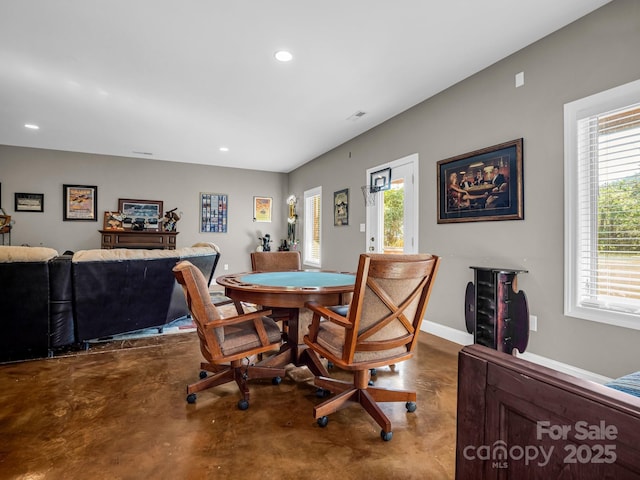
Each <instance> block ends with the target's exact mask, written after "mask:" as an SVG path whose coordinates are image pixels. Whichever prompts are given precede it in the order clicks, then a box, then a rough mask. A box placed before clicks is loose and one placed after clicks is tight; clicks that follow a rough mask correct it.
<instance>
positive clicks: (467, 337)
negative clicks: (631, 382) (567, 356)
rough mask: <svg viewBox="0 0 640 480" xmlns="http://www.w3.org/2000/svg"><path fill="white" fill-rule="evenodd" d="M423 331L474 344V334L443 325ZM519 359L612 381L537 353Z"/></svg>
mask: <svg viewBox="0 0 640 480" xmlns="http://www.w3.org/2000/svg"><path fill="white" fill-rule="evenodd" d="M425 320H426V319H425ZM421 330H422V331H423V332H426V333H430V334H432V335H435V336H436V337H440V338H444V339H445V340H449V341H450V342H454V343H457V344H459V345H471V344H472V343H473V335H472V334H470V333H467V332H463V331H462V330H458V329H456V328H451V327H447V326H446V325H441V324H439V323H433V322H429V321H424V322H422V328H421ZM518 358H522V359H524V360H527V361H529V362H532V363H537V364H538V365H542V366H545V367H548V368H552V369H554V370H558V371H559V372H562V373H566V374H569V375H573V376H574V377H578V378H583V379H585V380H591V381H592V382H596V383H601V384H602V383H606V382H609V381H611V378H609V377H605V376H604V375H600V374H597V373H594V372H590V371H589V370H584V369H582V368H578V367H574V366H573V365H569V364H567V363H562V362H559V361H557V360H553V359H551V358H547V357H543V356H541V355H536V354H535V353H530V352H524V353H521V354H519V355H518Z"/></svg>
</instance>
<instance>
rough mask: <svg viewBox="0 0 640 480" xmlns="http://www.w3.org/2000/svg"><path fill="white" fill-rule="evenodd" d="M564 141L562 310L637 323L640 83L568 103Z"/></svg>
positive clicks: (639, 315)
mask: <svg viewBox="0 0 640 480" xmlns="http://www.w3.org/2000/svg"><path fill="white" fill-rule="evenodd" d="M569 123H570V124H571V125H569ZM567 133H569V135H568V136H567ZM565 148H566V150H565V157H566V158H565V187H566V192H565V211H566V212H565V213H566V217H567V222H566V228H565V241H566V242H568V244H567V245H566V246H565V253H566V255H565V257H566V258H565V261H566V262H567V265H566V269H567V272H566V274H565V313H566V314H568V315H572V316H577V317H580V318H586V319H589V320H596V321H601V322H605V323H611V324H615V325H620V326H626V327H630V328H636V329H640V82H634V83H633V84H628V85H625V86H623V87H619V88H618V89H613V90H611V91H607V92H603V93H602V94H598V95H595V96H592V97H588V98H587V99H582V100H579V101H577V102H573V103H571V104H567V105H566V106H565Z"/></svg>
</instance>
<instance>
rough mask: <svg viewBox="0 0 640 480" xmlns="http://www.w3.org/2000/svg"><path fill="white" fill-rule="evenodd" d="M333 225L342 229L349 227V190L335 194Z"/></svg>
mask: <svg viewBox="0 0 640 480" xmlns="http://www.w3.org/2000/svg"><path fill="white" fill-rule="evenodd" d="M333 225H334V226H336V227H342V226H344V225H349V189H348V188H345V189H344V190H338V191H337V192H334V193H333Z"/></svg>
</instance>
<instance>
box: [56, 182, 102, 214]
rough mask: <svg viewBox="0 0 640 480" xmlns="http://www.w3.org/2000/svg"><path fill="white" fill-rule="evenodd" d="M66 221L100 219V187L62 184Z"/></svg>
mask: <svg viewBox="0 0 640 480" xmlns="http://www.w3.org/2000/svg"><path fill="white" fill-rule="evenodd" d="M62 197H63V201H62V205H63V212H62V219H63V220H64V221H86V222H96V221H98V216H97V209H98V187H97V186H95V185H67V184H64V185H63V186H62Z"/></svg>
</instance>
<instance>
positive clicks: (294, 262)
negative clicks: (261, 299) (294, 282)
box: [251, 250, 302, 333]
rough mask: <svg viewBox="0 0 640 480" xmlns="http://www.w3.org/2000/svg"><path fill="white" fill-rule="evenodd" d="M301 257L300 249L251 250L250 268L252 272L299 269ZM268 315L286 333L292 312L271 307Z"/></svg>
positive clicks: (300, 267)
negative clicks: (280, 324)
mask: <svg viewBox="0 0 640 480" xmlns="http://www.w3.org/2000/svg"><path fill="white" fill-rule="evenodd" d="M301 269H302V259H301V257H300V251H298V250H289V251H278V252H251V270H253V271H254V272H284V271H288V270H301ZM271 310H272V313H271V315H270V317H271V318H273V319H274V320H275V321H277V322H282V330H283V331H284V332H285V333H286V332H287V329H288V328H289V325H288V320H289V319H290V318H291V315H293V314H294V313H293V312H292V310H291V309H288V308H271Z"/></svg>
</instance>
